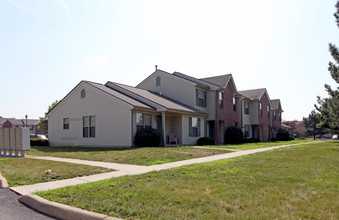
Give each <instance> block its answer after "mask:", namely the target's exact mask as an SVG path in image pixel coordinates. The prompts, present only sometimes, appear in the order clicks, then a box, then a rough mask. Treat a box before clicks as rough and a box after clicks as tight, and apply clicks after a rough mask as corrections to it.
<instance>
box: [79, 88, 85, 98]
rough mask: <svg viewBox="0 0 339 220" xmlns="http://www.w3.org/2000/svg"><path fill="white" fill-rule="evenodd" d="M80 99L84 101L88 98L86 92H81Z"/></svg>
mask: <svg viewBox="0 0 339 220" xmlns="http://www.w3.org/2000/svg"><path fill="white" fill-rule="evenodd" d="M80 97H81V98H82V99H84V98H86V90H84V89H82V90H81V92H80Z"/></svg>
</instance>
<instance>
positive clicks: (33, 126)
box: [0, 118, 40, 134]
mask: <svg viewBox="0 0 339 220" xmlns="http://www.w3.org/2000/svg"><path fill="white" fill-rule="evenodd" d="M26 121H27V124H26ZM39 121H40V120H39V119H27V120H26V119H15V118H0V128H18V127H29V130H30V133H31V134H39V132H40V130H39Z"/></svg>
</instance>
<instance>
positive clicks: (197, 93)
mask: <svg viewBox="0 0 339 220" xmlns="http://www.w3.org/2000/svg"><path fill="white" fill-rule="evenodd" d="M195 105H196V106H199V90H198V89H197V88H196V89H195ZM191 121H192V119H191Z"/></svg>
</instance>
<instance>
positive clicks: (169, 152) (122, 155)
mask: <svg viewBox="0 0 339 220" xmlns="http://www.w3.org/2000/svg"><path fill="white" fill-rule="evenodd" d="M227 152H229V151H225V150H215V149H194V148H192V147H143V148H131V149H113V148H97V147H32V148H31V150H30V151H28V152H27V154H28V155H40V156H53V157H64V158H73V159H83V160H94V161H103V162H111V163H123V164H135V165H156V164H162V163H169V162H174V161H180V160H187V159H192V158H198V157H206V156H212V155H216V154H225V153H227Z"/></svg>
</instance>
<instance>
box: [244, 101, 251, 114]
mask: <svg viewBox="0 0 339 220" xmlns="http://www.w3.org/2000/svg"><path fill="white" fill-rule="evenodd" d="M244 113H245V114H246V115H249V114H250V103H249V102H244Z"/></svg>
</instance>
